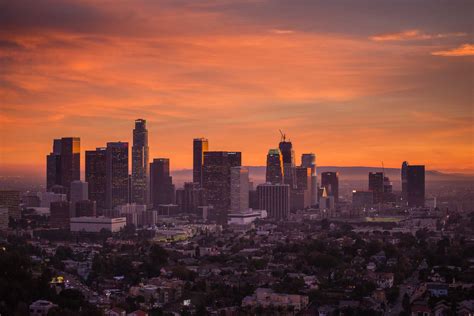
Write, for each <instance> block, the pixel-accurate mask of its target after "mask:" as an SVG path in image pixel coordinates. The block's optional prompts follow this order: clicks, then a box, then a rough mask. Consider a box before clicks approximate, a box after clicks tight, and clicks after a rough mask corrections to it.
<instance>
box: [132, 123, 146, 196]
mask: <svg viewBox="0 0 474 316" xmlns="http://www.w3.org/2000/svg"><path fill="white" fill-rule="evenodd" d="M148 151H149V149H148V130H147V128H146V120H143V119H137V120H135V128H134V130H133V145H132V179H131V180H132V181H131V201H132V202H134V203H138V204H148V199H149V189H148V163H149V162H148Z"/></svg>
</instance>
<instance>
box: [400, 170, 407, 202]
mask: <svg viewBox="0 0 474 316" xmlns="http://www.w3.org/2000/svg"><path fill="white" fill-rule="evenodd" d="M407 169H408V162H407V161H404V162H403V163H402V170H401V176H402V200H403V201H404V202H405V204H406V203H407V181H408V179H407Z"/></svg>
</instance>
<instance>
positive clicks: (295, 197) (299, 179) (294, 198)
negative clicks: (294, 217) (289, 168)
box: [290, 167, 312, 211]
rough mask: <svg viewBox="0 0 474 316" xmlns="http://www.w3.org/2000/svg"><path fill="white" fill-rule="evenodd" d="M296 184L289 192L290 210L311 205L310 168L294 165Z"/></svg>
mask: <svg viewBox="0 0 474 316" xmlns="http://www.w3.org/2000/svg"><path fill="white" fill-rule="evenodd" d="M295 175H296V185H295V188H294V189H293V190H291V192H290V197H291V198H290V210H292V211H294V210H302V209H305V208H307V207H310V206H311V192H312V187H311V168H305V167H295Z"/></svg>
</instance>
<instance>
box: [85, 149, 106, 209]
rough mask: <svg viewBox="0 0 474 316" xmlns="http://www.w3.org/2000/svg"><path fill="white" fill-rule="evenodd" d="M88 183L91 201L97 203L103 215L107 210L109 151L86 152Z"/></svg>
mask: <svg viewBox="0 0 474 316" xmlns="http://www.w3.org/2000/svg"><path fill="white" fill-rule="evenodd" d="M86 182H87V183H88V184H89V199H90V200H91V201H95V202H96V205H97V208H98V209H99V210H100V212H99V213H100V214H102V210H103V209H105V208H106V187H107V149H106V148H97V149H96V150H87V151H86Z"/></svg>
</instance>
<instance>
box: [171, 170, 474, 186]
mask: <svg viewBox="0 0 474 316" xmlns="http://www.w3.org/2000/svg"><path fill="white" fill-rule="evenodd" d="M265 169H266V167H265V166H249V174H250V179H251V181H253V182H254V184H259V183H263V182H265ZM327 171H333V172H334V171H335V172H339V180H340V181H351V182H352V181H356V182H359V181H368V173H369V172H380V171H382V168H380V167H358V166H355V167H336V166H321V167H318V177H319V174H321V173H322V172H327ZM384 172H385V175H386V176H388V177H389V178H390V180H391V181H392V182H393V183H394V185H395V186H398V185H399V182H400V181H401V179H400V177H401V170H400V169H399V168H385V170H384ZM171 174H172V176H173V181H174V182H175V183H176V184H177V186H181V185H182V183H183V182H186V181H190V180H191V179H192V170H191V169H182V170H174V171H172V172H171ZM426 181H428V182H430V181H473V182H474V175H469V174H461V173H443V172H439V171H436V170H426Z"/></svg>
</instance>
